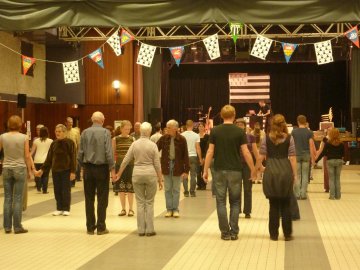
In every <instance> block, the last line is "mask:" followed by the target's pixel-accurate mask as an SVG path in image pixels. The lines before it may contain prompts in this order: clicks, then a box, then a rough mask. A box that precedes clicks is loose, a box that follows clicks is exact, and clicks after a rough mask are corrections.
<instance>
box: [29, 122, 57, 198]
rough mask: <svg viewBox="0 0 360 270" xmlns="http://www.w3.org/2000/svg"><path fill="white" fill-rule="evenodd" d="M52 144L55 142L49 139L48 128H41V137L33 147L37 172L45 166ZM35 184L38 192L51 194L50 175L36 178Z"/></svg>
mask: <svg viewBox="0 0 360 270" xmlns="http://www.w3.org/2000/svg"><path fill="white" fill-rule="evenodd" d="M52 142H53V140H52V139H50V138H49V131H48V129H47V127H44V126H43V127H41V128H40V131H39V137H38V138H36V139H35V140H34V142H33V145H32V147H31V156H33V157H34V164H35V169H36V170H40V168H41V166H42V165H43V164H44V162H45V160H46V157H47V154H48V152H49V149H50V146H51V143H52ZM35 182H36V189H37V191H38V192H41V190H42V193H43V194H47V193H49V192H48V191H47V189H48V182H49V174H43V175H42V176H41V177H35Z"/></svg>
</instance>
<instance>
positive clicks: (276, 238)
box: [270, 235, 278, 241]
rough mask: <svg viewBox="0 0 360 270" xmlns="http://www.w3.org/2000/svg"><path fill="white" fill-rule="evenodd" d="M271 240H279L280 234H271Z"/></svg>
mask: <svg viewBox="0 0 360 270" xmlns="http://www.w3.org/2000/svg"><path fill="white" fill-rule="evenodd" d="M270 240H272V241H277V240H278V236H277V235H273V236H271V235H270Z"/></svg>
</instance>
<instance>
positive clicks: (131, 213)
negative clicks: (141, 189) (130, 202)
mask: <svg viewBox="0 0 360 270" xmlns="http://www.w3.org/2000/svg"><path fill="white" fill-rule="evenodd" d="M134 214H135V213H134V211H133V210H131V209H130V210H129V214H128V217H132V216H134Z"/></svg>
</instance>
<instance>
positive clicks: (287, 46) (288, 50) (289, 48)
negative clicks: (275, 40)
mask: <svg viewBox="0 0 360 270" xmlns="http://www.w3.org/2000/svg"><path fill="white" fill-rule="evenodd" d="M281 45H282V47H283V51H284V55H285V60H286V63H289V61H290V58H291V56H292V54H293V53H294V51H295V50H296V48H297V46H298V45H297V44H292V43H284V42H281Z"/></svg>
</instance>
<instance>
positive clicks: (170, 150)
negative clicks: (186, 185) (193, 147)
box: [157, 119, 190, 218]
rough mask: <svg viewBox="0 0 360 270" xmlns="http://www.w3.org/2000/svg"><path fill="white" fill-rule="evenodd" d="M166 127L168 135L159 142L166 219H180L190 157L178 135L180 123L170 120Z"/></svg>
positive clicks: (183, 141)
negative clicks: (182, 188) (183, 180)
mask: <svg viewBox="0 0 360 270" xmlns="http://www.w3.org/2000/svg"><path fill="white" fill-rule="evenodd" d="M166 127H167V134H165V135H163V136H162V137H161V138H160V139H159V140H158V142H157V146H158V149H159V151H162V154H161V160H160V161H161V162H160V163H161V170H162V173H163V174H164V180H165V182H164V184H165V200H166V209H167V213H166V215H165V217H171V216H173V217H175V218H178V217H179V201H180V186H181V179H185V178H187V177H188V175H187V173H188V172H189V170H190V165H189V155H188V149H187V143H186V139H185V138H184V137H183V136H181V135H180V134H179V133H178V128H179V124H178V122H177V121H175V120H173V119H172V120H169V121H168V122H167V124H166Z"/></svg>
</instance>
